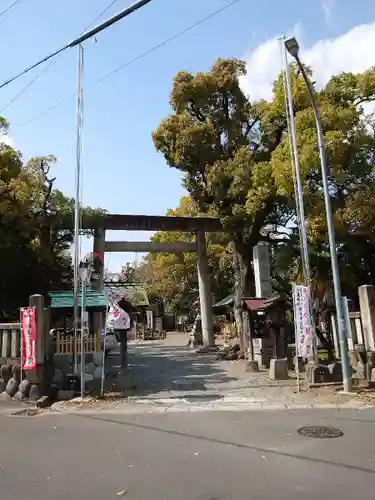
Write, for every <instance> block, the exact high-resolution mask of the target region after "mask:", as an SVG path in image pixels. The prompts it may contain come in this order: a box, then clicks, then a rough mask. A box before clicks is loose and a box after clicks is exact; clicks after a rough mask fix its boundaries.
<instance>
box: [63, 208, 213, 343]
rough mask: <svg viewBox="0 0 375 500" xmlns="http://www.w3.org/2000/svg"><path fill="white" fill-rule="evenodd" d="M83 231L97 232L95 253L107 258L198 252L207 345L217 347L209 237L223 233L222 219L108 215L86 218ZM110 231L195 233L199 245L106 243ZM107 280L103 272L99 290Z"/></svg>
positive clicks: (200, 298)
mask: <svg viewBox="0 0 375 500" xmlns="http://www.w3.org/2000/svg"><path fill="white" fill-rule="evenodd" d="M60 224H61V221H60ZM72 224H73V221H72V219H71V218H69V220H66V221H63V224H62V225H63V227H64V228H67V229H69V228H71V227H72ZM82 229H91V230H93V231H94V249H93V250H94V252H96V253H98V254H99V255H102V256H103V257H104V254H105V252H166V253H184V252H196V253H197V268H198V285H199V302H200V311H201V317H202V334H203V344H204V346H205V347H206V346H212V345H214V342H215V339H214V333H213V322H212V297H211V292H210V277H209V270H208V260H207V249H206V235H205V233H206V232H220V231H223V228H222V225H221V223H220V220H219V219H214V218H209V217H199V218H198V217H169V216H158V215H122V214H105V215H102V216H100V217H97V216H95V217H84V218H83V221H82ZM106 230H120V231H124V230H125V231H179V232H190V233H195V237H196V240H195V243H182V242H181V243H156V242H129V241H106ZM103 260H104V259H103ZM103 279H104V269H102V270H101V275H100V277H99V280H98V282H97V286H102V284H103Z"/></svg>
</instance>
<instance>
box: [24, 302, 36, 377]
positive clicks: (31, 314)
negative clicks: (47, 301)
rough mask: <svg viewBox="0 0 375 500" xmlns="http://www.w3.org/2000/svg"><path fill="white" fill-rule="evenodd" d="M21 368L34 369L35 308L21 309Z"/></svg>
mask: <svg viewBox="0 0 375 500" xmlns="http://www.w3.org/2000/svg"><path fill="white" fill-rule="evenodd" d="M21 367H22V369H23V370H34V369H35V368H36V313H35V307H23V308H22V309H21Z"/></svg>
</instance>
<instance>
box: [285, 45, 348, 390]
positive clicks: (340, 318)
mask: <svg viewBox="0 0 375 500" xmlns="http://www.w3.org/2000/svg"><path fill="white" fill-rule="evenodd" d="M294 59H295V60H296V63H297V65H298V68H299V69H300V71H301V73H302V77H303V79H304V81H305V84H306V87H307V91H308V93H309V96H310V100H311V104H312V107H313V111H314V117H315V124H316V133H317V138H318V146H319V157H320V165H321V170H322V181H323V192H324V204H325V210H326V216H327V232H328V239H329V249H330V254H331V264H332V277H333V287H334V291H335V306H336V315H337V323H338V331H339V337H340V351H341V360H342V374H343V382H344V390H345V391H347V392H350V391H351V387H352V378H351V368H350V364H349V357H348V345H347V341H346V325H345V316H344V307H343V302H342V296H341V283H340V273H339V266H338V259H337V248H336V237H335V226H334V223H333V215H332V206H331V195H330V192H329V184H328V166H327V158H326V152H325V148H324V136H323V128H322V123H321V120H320V114H319V108H318V102H317V100H316V96H315V91H314V88H313V85H312V83H311V80H310V78H309V76H308V74H307V72H306V69H305V67H304V66H303V64H302V62H301V60H300V58H299V56H298V54H296V55H294Z"/></svg>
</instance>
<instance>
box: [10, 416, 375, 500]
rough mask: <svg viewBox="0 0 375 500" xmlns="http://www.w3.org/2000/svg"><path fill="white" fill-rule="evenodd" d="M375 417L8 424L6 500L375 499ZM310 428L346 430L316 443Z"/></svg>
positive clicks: (60, 419) (29, 420)
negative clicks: (303, 430)
mask: <svg viewBox="0 0 375 500" xmlns="http://www.w3.org/2000/svg"><path fill="white" fill-rule="evenodd" d="M374 424H375V411H374V410H357V411H353V410H341V411H337V410H309V411H307V410H305V411H283V410H282V411H277V412H267V411H265V412H254V413H251V412H243V413H230V412H225V413H220V412H202V413H170V414H139V415H122V416H116V415H110V416H109V415H106V416H104V415H90V416H70V415H56V414H53V415H51V414H47V415H42V416H36V417H20V416H7V415H5V414H4V413H3V414H1V415H0V429H1V431H0V432H1V434H0V436H1V455H0V457H1V458H0V485H1V486H0V488H1V489H0V498H1V500H51V499H53V500H80V499H85V500H87V499H89V500H109V499H116V498H126V499H137V500H158V499H160V500H161V499H163V500H180V499H181V500H182V499H183V500H222V499H223V500H224V499H225V500H229V499H230V500H261V499H262V500H263V499H267V500H269V499H284V498H285V499H288V500H307V499H308V500H310V499H314V500H316V499H317V498H332V500H335V499H340V500H349V499H350V500H353V499H354V498H357V497H358V498H361V500H374V498H375V439H374V431H373V430H374ZM304 425H330V426H335V427H339V428H340V429H341V430H342V431H343V432H344V436H343V437H340V438H337V439H331V440H329V439H323V440H319V439H312V438H306V437H302V436H300V435H299V434H298V432H297V430H298V428H299V427H301V426H304Z"/></svg>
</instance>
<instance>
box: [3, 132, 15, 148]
mask: <svg viewBox="0 0 375 500" xmlns="http://www.w3.org/2000/svg"><path fill="white" fill-rule="evenodd" d="M0 143H2V144H7V146H11V147H12V148H13V147H14V141H13V139H12V138H11V137H9V135H6V134H4V135H0Z"/></svg>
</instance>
